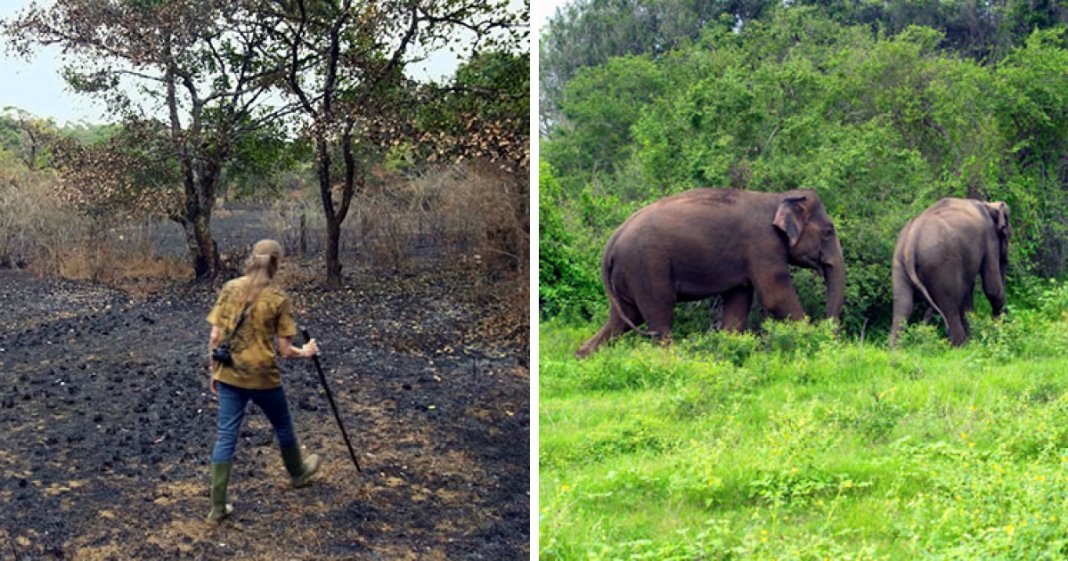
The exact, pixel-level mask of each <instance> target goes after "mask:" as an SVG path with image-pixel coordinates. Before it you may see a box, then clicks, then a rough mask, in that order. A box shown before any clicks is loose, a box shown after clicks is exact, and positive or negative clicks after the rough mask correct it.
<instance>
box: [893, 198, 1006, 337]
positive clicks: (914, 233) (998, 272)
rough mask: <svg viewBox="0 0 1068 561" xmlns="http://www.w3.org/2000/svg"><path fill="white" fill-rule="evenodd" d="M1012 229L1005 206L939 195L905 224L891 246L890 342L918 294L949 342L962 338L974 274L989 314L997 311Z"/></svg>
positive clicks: (1002, 298)
mask: <svg viewBox="0 0 1068 561" xmlns="http://www.w3.org/2000/svg"><path fill="white" fill-rule="evenodd" d="M1011 231H1012V229H1011V227H1010V225H1009V206H1008V205H1006V204H1005V203H1002V202H993V203H987V202H983V201H977V200H975V199H958V198H945V199H942V200H940V201H938V202H937V203H935V204H933V205H931V206H930V207H928V208H927V210H925V211H923V213H921V214H920V215H919V216H917V217H915V218H913V219H912V220H910V221H909V222H908V224H905V227H904V228H902V230H901V234H900V235H898V237H897V247H896V248H895V249H894V264H893V282H894V319H893V323H892V325H891V327H890V346H891V347H893V346H895V345H896V344H897V339H898V333H899V332H900V330H901V326H902V324H904V323H905V322H906V321H907V320H908V316H909V314H910V313H912V305H913V302H914V300H915V299H916V295H917V294H919V295H921V296H922V297H923V299H924V300H926V301H927V303H928V304H930V306H931V308H932V309H933V310H934V311H936V312H938V313H939V314H941V315H942V318H943V319H944V320H945V322H946V329H947V330H948V332H949V340H950V342H951V343H952V344H953V345H954V346H958V345H961V344H963V343H964V342H965V341H967V340H968V336H969V334H970V333H969V332H970V328H969V326H968V320H967V319H966V318H965V317H964V314H965V313H966V312H968V311H970V310H971V309H972V293H973V292H974V290H975V277H976V275H981V276H982V279H983V292H985V293H986V297H987V300H989V301H990V307H991V308H992V309H993V312H994V317H997V316H999V315H1001V310H1002V308H1003V307H1004V306H1005V269H1006V267H1007V266H1008V263H1009V235H1010V233H1011Z"/></svg>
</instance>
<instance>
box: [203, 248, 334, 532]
mask: <svg viewBox="0 0 1068 561" xmlns="http://www.w3.org/2000/svg"><path fill="white" fill-rule="evenodd" d="M281 259H282V246H281V245H279V244H278V242H276V241H274V240H260V241H259V242H256V245H254V246H253V248H252V255H250V256H249V258H248V261H247V262H246V264H245V275H244V276H243V277H239V278H236V279H234V280H231V281H229V282H227V283H226V284H225V285H223V287H222V291H221V292H220V293H219V299H218V301H217V302H216V303H215V306H214V307H213V308H212V309H211V312H210V313H209V314H208V322H209V323H211V326H212V327H211V346H210V347H209V352H210V353H211V355H212V364H211V391H212V393H213V394H215V395H217V396H218V398H219V432H218V437H217V438H216V440H215V447H214V448H213V450H212V453H211V512H210V513H209V514H208V518H207V519H208V521H209V522H218V521H220V520H222V519H223V518H226V517H227V516H229V515H230V513H232V512H233V507H232V506H231V505H229V504H227V503H226V487H227V485H228V484H229V482H230V467H231V465H232V460H233V456H234V448H235V447H236V446H237V437H238V434H239V433H240V430H241V422H242V421H243V420H244V417H245V407H246V405H247V404H248V402H249V400H251V401H252V402H253V403H255V404H256V406H258V407H259V408H260V409H261V410H262V411H263V413H264V415H266V416H267V419H268V420H270V422H271V426H272V427H273V428H274V433H275V435H276V436H277V437H278V446H279V447H280V448H281V450H282V461H283V462H284V464H285V467H286V471H288V472H289V476H290V481H291V483H292V484H293V487H303V486H304V485H307V484H308V481H309V479H310V478H311V476H312V475H313V474H315V472H316V471H317V470H318V469H319V456H317V455H315V454H312V455H310V456H308V457H307V458H304V457H302V455H301V452H300V447H299V446H298V445H297V437H296V434H295V433H294V432H293V421H292V419H291V418H290V416H289V407H288V405H287V404H286V396H285V392H284V391H283V390H282V378H281V372H280V371H279V369H278V361H277V360H276V356H277V357H281V358H308V357H311V356H314V355H315V354H316V353H318V352H319V347H318V345H317V344H316V342H315V340H314V339H312V340H311V341H308V342H307V343H306V344H304V346H302V347H299V348H298V347H294V346H293V345H292V337H293V336H294V335H296V334H297V325H296V322H294V321H293V310H292V305H291V304H290V301H289V297H288V296H287V295H286V293H285V292H283V291H282V290H281V289H280V288H278V287H277V286H275V284H274V282H273V281H274V276H275V273H277V272H278V266H279V264H280V262H281ZM275 341H277V352H276V350H275V346H274V342H275ZM220 345H221V346H222V347H224V348H225V347H229V350H230V352H229V353H228V354H229V357H227V356H226V355H227V353H225V352H224V353H221V354H220V353H218V352H216V349H217V347H219V346H220Z"/></svg>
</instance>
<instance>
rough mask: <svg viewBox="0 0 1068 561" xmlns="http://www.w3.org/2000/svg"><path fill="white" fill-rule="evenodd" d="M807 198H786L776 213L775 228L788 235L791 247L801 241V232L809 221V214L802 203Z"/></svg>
mask: <svg viewBox="0 0 1068 561" xmlns="http://www.w3.org/2000/svg"><path fill="white" fill-rule="evenodd" d="M804 201H805V197H803V196H801V197H786V198H785V199H783V200H782V202H780V203H779V209H778V210H776V211H775V220H774V222H773V223H774V224H775V227H776V228H778V229H780V230H782V231H783V232H785V233H786V237H787V238H788V239H789V240H790V247H794V246H795V245H797V242H798V241H799V240H800V239H801V231H802V230H803V229H804V227H805V222H807V221H808V212H807V211H806V210H805V208H804V206H802V204H801V203H803V202H804Z"/></svg>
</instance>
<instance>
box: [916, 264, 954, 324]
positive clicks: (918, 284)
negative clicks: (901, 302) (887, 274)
mask: <svg viewBox="0 0 1068 561" xmlns="http://www.w3.org/2000/svg"><path fill="white" fill-rule="evenodd" d="M915 257H916V256H915V255H913V258H912V259H911V260H908V259H906V260H905V273H906V274H907V275H908V276H909V281H911V282H912V284H913V285H915V286H916V287H917V288H919V289H920V293H921V294H923V297H924V299H925V300H927V303H928V304H930V305H931V307H932V308H934V311H936V312H938V315H940V316H942V321H943V322H945V324H946V329H949V320H947V319H946V314H943V313H942V308H939V307H938V304H935V301H934V298H931V293H930V292H927V287H926V286H924V285H923V283H922V282H920V275H919V274H918V273H917V272H916V258H915ZM909 261H911V262H909Z"/></svg>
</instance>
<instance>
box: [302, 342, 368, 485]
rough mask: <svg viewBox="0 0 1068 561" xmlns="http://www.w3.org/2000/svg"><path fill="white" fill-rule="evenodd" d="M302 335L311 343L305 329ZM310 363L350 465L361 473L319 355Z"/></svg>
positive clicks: (314, 356) (313, 356) (313, 357)
mask: <svg viewBox="0 0 1068 561" xmlns="http://www.w3.org/2000/svg"><path fill="white" fill-rule="evenodd" d="M301 332H302V333H303V334H304V342H305V343H307V342H308V341H311V335H308V330H307V328H305V329H302V330H301ZM312 362H314V363H315V370H317V371H318V372H319V381H320V382H322V384H323V389H324V390H326V400H327V401H329V402H330V409H331V410H332V411H333V412H334V419H337V426H338V427H339V428H340V429H341V436H342V438H344V439H345V445H346V446H348V447H349V456H352V465H354V466H356V472H357V473H363V470H361V469H360V462H358V461H356V452H355V451H353V449H352V443H351V442H349V433H347V432H345V425H344V424H343V423H342V422H341V415H338V414H337V405H336V404H335V403H334V394H332V393H330V386H328V385H326V375H325V374H323V366H322V365H321V364H319V355H312Z"/></svg>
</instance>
